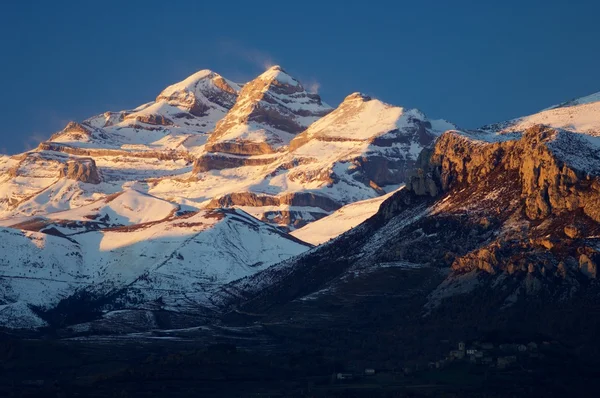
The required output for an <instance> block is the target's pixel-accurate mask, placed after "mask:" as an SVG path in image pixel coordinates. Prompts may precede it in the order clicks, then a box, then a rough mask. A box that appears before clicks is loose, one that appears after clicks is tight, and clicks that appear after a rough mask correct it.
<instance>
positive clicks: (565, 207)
mask: <svg viewBox="0 0 600 398" xmlns="http://www.w3.org/2000/svg"><path fill="white" fill-rule="evenodd" d="M475 138H477V137H475ZM481 138H484V139H485V138H489V137H481ZM504 138H506V137H500V138H499V141H498V142H486V141H480V140H477V139H475V140H473V139H470V138H468V137H465V136H462V135H460V134H458V133H452V132H449V133H447V134H444V135H443V136H442V137H441V138H440V140H439V142H438V143H437V144H436V146H435V148H434V151H433V153H431V155H430V163H429V164H428V165H426V167H425V168H420V169H419V170H418V171H417V172H416V173H417V175H416V176H413V177H411V179H410V181H409V184H408V188H409V189H412V190H414V191H415V192H417V193H419V194H424V193H430V194H432V195H433V196H435V194H436V193H437V190H438V187H439V189H440V190H441V191H444V192H445V191H448V190H450V189H452V188H453V187H455V186H460V185H466V184H474V183H477V182H478V181H480V180H482V179H485V178H488V176H489V175H490V174H492V173H494V172H504V173H518V176H519V179H520V186H521V191H520V193H519V194H520V196H521V197H522V198H523V200H524V203H525V213H526V215H527V217H529V218H530V219H532V220H537V219H544V218H546V217H548V216H550V215H560V214H562V213H566V212H571V211H575V210H577V209H581V210H582V211H583V213H584V214H586V215H587V216H588V217H590V218H591V219H592V220H594V221H596V222H600V210H599V209H600V202H599V200H600V177H599V175H600V173H599V171H600V169H598V164H597V163H598V162H597V160H595V159H597V152H596V150H595V149H594V148H590V147H589V145H587V144H586V142H585V141H584V139H583V138H582V137H581V136H580V135H579V134H576V133H571V132H568V131H564V130H556V129H552V128H548V127H544V126H541V125H538V126H533V127H531V128H529V129H527V130H526V131H525V132H524V134H523V135H522V137H520V138H518V139H504ZM565 150H567V151H568V152H565ZM590 152H591V153H590ZM575 153H580V154H582V155H583V156H585V155H588V156H589V158H588V159H589V164H585V165H583V167H581V165H578V164H577V163H575V164H573V163H572V162H570V160H571V156H572V154H575ZM426 155H427V154H426ZM584 167H585V168H584ZM434 184H435V187H434V186H433V185H434Z"/></svg>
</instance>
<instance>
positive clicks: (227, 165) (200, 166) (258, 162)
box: [192, 153, 276, 174]
mask: <svg viewBox="0 0 600 398" xmlns="http://www.w3.org/2000/svg"><path fill="white" fill-rule="evenodd" d="M275 160H276V158H252V157H242V156H231V155H224V154H221V155H220V154H218V153H207V154H205V155H202V156H200V157H199V158H198V159H196V160H195V161H194V168H193V169H192V173H193V174H197V173H202V172H206V171H210V170H224V169H233V168H235V167H243V166H262V165H266V164H271V163H273V162H274V161H275Z"/></svg>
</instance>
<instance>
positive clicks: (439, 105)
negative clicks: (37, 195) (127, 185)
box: [0, 0, 600, 153]
mask: <svg viewBox="0 0 600 398" xmlns="http://www.w3.org/2000/svg"><path fill="white" fill-rule="evenodd" d="M599 15H600V2H598V1H592V0H570V1H567V0H563V1H554V0H544V1H542V0H540V1H528V0H520V1H512V0H505V1H482V0H479V1H465V0H452V1H443V0H436V1H433V0H411V1H391V0H390V1H377V0H366V1H349V0H345V1H341V0H340V1H326V0H320V1H309V0H298V1H283V0H280V1H236V0H230V1H211V2H205V1H192V0H189V1H183V0H182V1H177V0H174V1H166V0H161V1H107V0H103V1H99V2H92V1H89V2H88V1H66V0H61V1H45V0H44V1H42V0H39V1H34V0H31V1H22V0H5V1H3V2H2V4H1V5H0V54H1V62H0V85H1V87H2V96H1V97H0V106H1V108H0V109H1V112H2V113H1V116H2V119H1V123H0V138H1V140H0V151H1V152H4V153H15V152H19V151H22V150H24V149H26V148H31V147H33V146H35V145H37V143H38V142H39V141H40V140H41V139H44V138H47V137H49V136H50V135H51V134H52V133H53V132H55V131H57V130H59V129H61V128H62V127H63V126H64V124H66V122H67V121H69V120H82V119H85V118H87V117H89V116H92V115H94V114H98V113H101V112H104V111H107V110H121V109H127V108H133V107H135V106H137V105H139V104H141V103H144V102H148V101H150V100H152V99H154V98H155V97H156V95H157V94H158V93H159V92H160V91H161V90H162V88H164V87H165V86H167V85H168V84H170V83H173V82H176V81H179V80H181V79H183V78H185V77H186V76H187V75H189V74H191V73H193V72H195V71H196V70H199V69H205V68H208V69H213V70H215V71H217V72H219V73H221V74H222V75H224V76H225V77H228V78H230V79H232V80H238V81H244V80H247V79H250V78H252V77H253V76H255V75H257V74H259V73H260V72H261V71H262V69H263V67H264V65H267V64H280V65H282V66H283V67H284V68H285V69H286V70H287V71H288V72H289V73H291V74H292V75H294V76H296V77H298V78H299V79H300V80H302V81H303V82H304V83H305V85H306V86H309V85H319V86H320V88H319V93H320V94H321V95H322V96H323V98H324V99H325V100H326V101H327V102H329V103H330V104H331V105H336V104H337V103H338V102H339V101H341V100H342V99H343V98H344V96H346V95H347V94H349V93H351V92H354V91H363V92H365V93H367V94H370V95H373V96H375V97H378V98H380V99H382V100H384V101H386V102H389V103H393V104H396V105H403V106H408V107H417V108H420V109H421V110H422V111H424V112H425V113H426V114H428V115H429V116H431V117H436V118H438V117H443V118H446V119H448V120H451V121H453V122H455V123H457V124H459V125H461V126H465V127H477V126H479V125H481V124H485V123H490V122H494V121H500V120H505V119H508V118H511V117H516V116H520V115H524V114H528V113H531V112H534V111H536V110H539V109H541V108H544V107H546V106H549V105H552V104H554V103H558V102H562V101H565V100H568V99H570V98H573V97H579V96H583V95H587V94H590V93H592V92H596V91H600V74H599V73H598V70H599V66H600V51H599V50H600V23H599V22H598V16H599Z"/></svg>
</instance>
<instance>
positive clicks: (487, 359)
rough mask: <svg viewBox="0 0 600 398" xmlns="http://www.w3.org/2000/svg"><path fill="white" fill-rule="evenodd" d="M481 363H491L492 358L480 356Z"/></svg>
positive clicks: (492, 361)
mask: <svg viewBox="0 0 600 398" xmlns="http://www.w3.org/2000/svg"><path fill="white" fill-rule="evenodd" d="M481 363H482V364H484V365H491V364H493V363H494V359H493V358H492V357H483V358H481Z"/></svg>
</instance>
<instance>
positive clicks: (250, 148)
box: [204, 141, 275, 156]
mask: <svg viewBox="0 0 600 398" xmlns="http://www.w3.org/2000/svg"><path fill="white" fill-rule="evenodd" d="M204 149H205V150H206V151H207V152H223V153H228V154H232V155H242V156H244V155H245V156H252V155H264V154H269V153H275V152H274V151H273V149H272V148H271V146H270V145H269V144H267V143H266V142H248V141H239V142H215V143H207V144H206V145H205V146H204Z"/></svg>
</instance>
